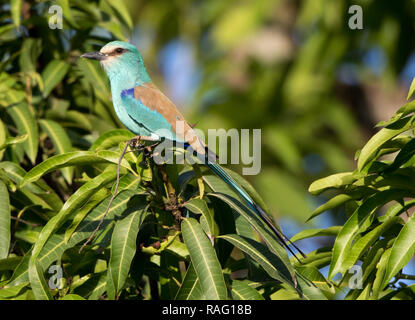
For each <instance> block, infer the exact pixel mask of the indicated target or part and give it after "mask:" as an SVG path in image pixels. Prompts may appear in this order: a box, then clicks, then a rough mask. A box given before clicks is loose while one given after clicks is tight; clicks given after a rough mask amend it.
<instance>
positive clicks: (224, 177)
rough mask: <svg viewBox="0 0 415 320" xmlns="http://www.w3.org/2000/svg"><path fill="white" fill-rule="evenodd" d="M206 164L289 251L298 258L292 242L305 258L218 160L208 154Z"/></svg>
mask: <svg viewBox="0 0 415 320" xmlns="http://www.w3.org/2000/svg"><path fill="white" fill-rule="evenodd" d="M205 164H206V165H207V166H208V167H209V168H210V170H212V171H213V172H214V173H215V174H216V175H217V176H219V178H221V179H222V180H223V181H225V182H226V184H227V185H228V186H230V187H231V188H232V189H233V190H234V191H236V193H237V194H238V195H240V196H241V197H242V198H243V199H244V200H245V202H246V203H247V204H248V206H249V207H250V208H251V209H252V210H253V211H254V212H255V213H256V214H257V215H258V216H259V218H260V219H261V220H262V221H264V222H265V224H267V225H268V226H269V227H270V228H271V230H272V231H273V232H274V234H275V235H276V237H277V238H278V240H279V241H280V242H281V244H282V245H283V246H284V247H285V248H287V250H288V251H289V252H291V254H292V255H293V256H294V257H295V258H296V259H297V260H298V261H300V260H299V259H298V257H297V255H296V254H295V253H294V252H293V250H292V249H291V248H290V246H289V244H291V245H292V246H293V247H294V248H295V249H296V250H297V251H298V252H299V253H300V254H301V255H302V256H303V257H304V258H305V254H304V253H303V252H302V251H301V250H300V249H299V248H298V247H297V246H296V245H295V244H294V243H292V242H291V241H290V240H289V239H288V238H287V237H286V236H285V235H284V234H283V233H282V232H281V231H280V230H278V229H277V227H275V225H274V224H273V222H272V220H271V219H270V217H269V216H268V215H267V213H266V212H265V211H264V210H263V209H262V208H261V207H260V206H259V205H258V204H256V203H255V202H254V201H253V200H252V198H251V197H250V196H249V195H248V193H247V192H246V191H245V190H244V189H243V188H242V187H241V186H240V185H238V183H237V182H236V181H235V180H234V179H233V178H232V177H231V176H230V175H229V174H228V173H227V172H226V171H225V170H224V169H223V168H222V167H221V166H220V165H219V164H217V163H216V162H213V161H212V160H210V159H209V158H208V157H207V156H206V162H205Z"/></svg>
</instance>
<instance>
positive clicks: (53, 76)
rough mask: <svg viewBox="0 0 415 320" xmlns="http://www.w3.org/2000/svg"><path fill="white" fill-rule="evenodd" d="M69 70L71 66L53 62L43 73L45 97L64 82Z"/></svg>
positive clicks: (61, 62) (59, 61)
mask: <svg viewBox="0 0 415 320" xmlns="http://www.w3.org/2000/svg"><path fill="white" fill-rule="evenodd" d="M68 70H69V64H68V63H67V62H65V61H62V60H52V61H51V62H49V64H48V65H47V66H46V68H45V69H44V70H43V72H42V79H43V97H44V98H45V97H47V96H48V95H49V93H50V92H51V91H52V90H53V89H54V88H55V87H56V85H57V84H58V83H59V82H61V81H62V79H63V78H64V77H65V75H66V73H67V72H68Z"/></svg>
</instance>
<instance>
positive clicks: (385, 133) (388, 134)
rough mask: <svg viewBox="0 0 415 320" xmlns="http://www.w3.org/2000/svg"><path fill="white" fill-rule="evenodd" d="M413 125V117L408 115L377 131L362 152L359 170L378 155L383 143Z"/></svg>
mask: <svg viewBox="0 0 415 320" xmlns="http://www.w3.org/2000/svg"><path fill="white" fill-rule="evenodd" d="M411 126H412V118H411V117H406V118H403V119H400V120H398V121H396V122H395V123H392V124H391V125H389V126H387V127H385V128H383V129H382V130H380V131H379V132H378V133H376V134H375V135H374V136H373V137H372V138H371V139H370V140H369V141H368V142H367V143H366V145H365V146H364V147H363V149H362V151H361V152H360V155H359V160H358V162H357V168H358V170H359V171H361V170H362V169H363V167H364V166H365V165H366V164H367V163H368V162H369V161H370V160H372V159H373V158H374V157H375V156H376V153H377V152H378V151H379V148H380V147H381V146H382V144H384V143H385V142H386V141H388V140H390V139H392V138H393V137H396V136H397V135H398V134H401V133H403V132H405V131H407V130H408V129H409V128H410V127H411Z"/></svg>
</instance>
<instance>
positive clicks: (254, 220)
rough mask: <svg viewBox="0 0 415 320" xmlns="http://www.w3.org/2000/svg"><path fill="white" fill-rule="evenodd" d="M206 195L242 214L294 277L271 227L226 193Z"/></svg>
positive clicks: (286, 257) (288, 261)
mask: <svg viewBox="0 0 415 320" xmlns="http://www.w3.org/2000/svg"><path fill="white" fill-rule="evenodd" d="M208 196H213V197H216V198H219V199H220V200H222V201H223V202H225V203H227V204H228V205H229V206H230V207H231V209H233V210H235V212H237V213H238V214H240V215H241V216H243V217H244V218H245V219H246V220H247V221H248V222H249V223H250V225H251V226H252V227H253V228H254V229H255V230H256V231H257V232H258V233H259V234H260V236H261V237H262V238H263V239H264V241H265V243H266V244H267V246H268V248H269V249H270V250H271V251H272V252H274V253H275V254H276V255H277V256H278V257H279V259H280V260H281V261H282V262H283V263H284V265H285V267H286V268H287V269H288V270H289V271H290V273H291V276H292V277H294V274H295V271H294V269H293V267H292V265H291V263H290V260H289V259H288V254H287V252H286V251H285V249H284V248H283V247H282V245H281V243H279V241H278V240H277V239H276V238H275V235H274V233H273V232H272V231H271V229H270V228H269V227H268V226H267V225H265V223H264V222H263V221H262V220H260V219H259V218H258V217H257V215H256V214H255V213H254V212H253V211H251V210H250V209H249V208H247V207H245V206H244V205H243V204H241V203H240V202H239V201H237V200H236V199H234V198H231V197H229V196H228V195H225V194H220V193H209V194H208Z"/></svg>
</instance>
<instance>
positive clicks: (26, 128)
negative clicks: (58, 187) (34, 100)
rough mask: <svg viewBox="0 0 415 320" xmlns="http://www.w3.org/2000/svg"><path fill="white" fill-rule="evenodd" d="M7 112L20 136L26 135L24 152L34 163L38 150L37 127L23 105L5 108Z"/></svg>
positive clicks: (27, 108)
mask: <svg viewBox="0 0 415 320" xmlns="http://www.w3.org/2000/svg"><path fill="white" fill-rule="evenodd" d="M7 112H8V114H9V115H10V117H11V118H12V119H13V122H14V123H15V125H16V126H17V131H18V132H19V134H20V135H27V136H28V139H27V140H26V141H24V142H23V146H24V150H25V152H26V154H27V156H28V157H29V159H30V161H31V162H32V163H35V161H36V155H37V149H38V127H37V123H36V121H35V118H34V117H33V115H32V113H31V112H30V110H29V107H28V106H27V105H26V104H24V103H19V104H17V105H14V106H11V107H9V108H7Z"/></svg>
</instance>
